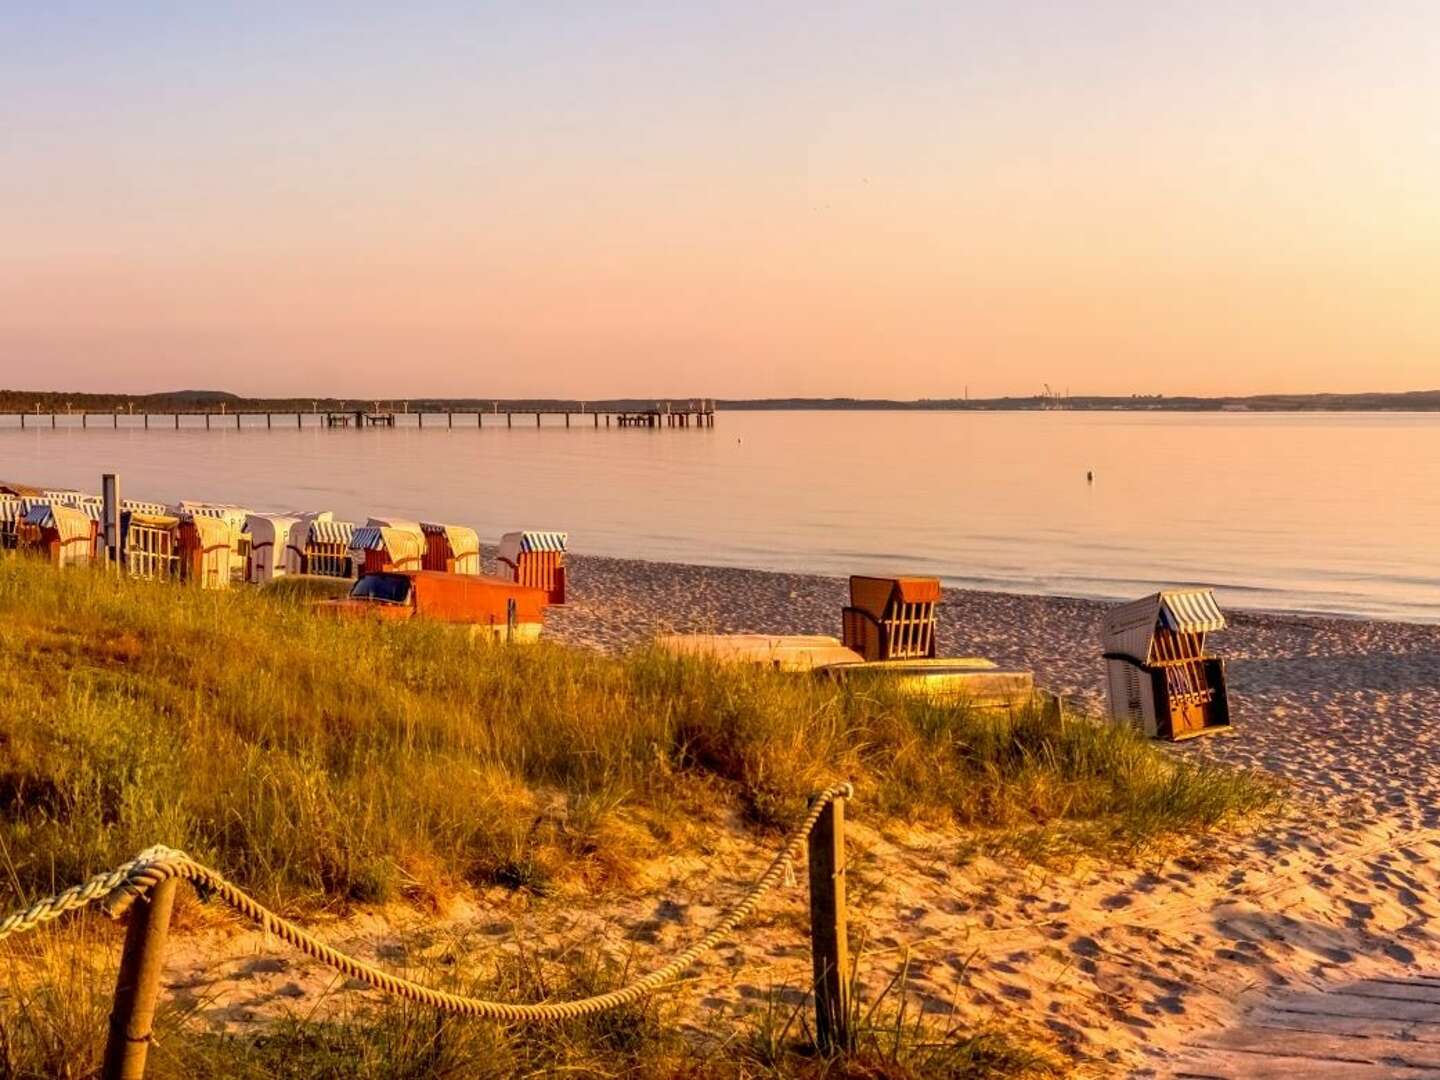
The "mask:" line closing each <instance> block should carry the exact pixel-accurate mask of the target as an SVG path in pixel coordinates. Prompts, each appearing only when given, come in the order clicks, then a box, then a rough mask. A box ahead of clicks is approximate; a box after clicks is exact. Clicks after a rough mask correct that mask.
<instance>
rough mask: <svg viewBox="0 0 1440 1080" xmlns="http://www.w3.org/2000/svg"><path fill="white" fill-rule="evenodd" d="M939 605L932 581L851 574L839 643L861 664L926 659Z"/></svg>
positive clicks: (937, 590) (931, 646) (936, 581)
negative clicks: (849, 650) (860, 661)
mask: <svg viewBox="0 0 1440 1080" xmlns="http://www.w3.org/2000/svg"><path fill="white" fill-rule="evenodd" d="M939 601H940V581H939V579H938V578H917V577H893V578H882V577H864V576H860V575H856V576H854V577H852V578H851V579H850V604H849V606H847V607H846V608H844V609H843V610H842V611H841V640H842V641H843V642H844V643H845V647H846V648H849V649H853V650H854V651H855V652H857V653H859V654H860V656H861V657H863V658H864V659H866V660H925V659H932V658H933V657H934V656H935V605H936V604H937V603H939Z"/></svg>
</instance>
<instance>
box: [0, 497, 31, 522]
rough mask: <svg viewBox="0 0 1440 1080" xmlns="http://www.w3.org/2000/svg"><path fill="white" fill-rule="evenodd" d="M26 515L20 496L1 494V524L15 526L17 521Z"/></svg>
mask: <svg viewBox="0 0 1440 1080" xmlns="http://www.w3.org/2000/svg"><path fill="white" fill-rule="evenodd" d="M24 516H25V514H24V510H23V508H22V506H21V504H20V500H19V499H18V498H16V497H15V496H14V495H9V494H0V526H5V527H7V528H14V527H15V524H16V522H18V521H19V520H20V519H21V518H22V517H24Z"/></svg>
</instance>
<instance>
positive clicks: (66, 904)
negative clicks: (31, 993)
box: [0, 847, 182, 941]
mask: <svg viewBox="0 0 1440 1080" xmlns="http://www.w3.org/2000/svg"><path fill="white" fill-rule="evenodd" d="M181 854H182V853H181V852H178V851H172V850H171V849H170V848H166V847H153V848H150V849H148V850H146V851H143V852H141V853H140V854H139V855H137V856H135V858H133V859H131V860H130V861H129V862H127V863H121V864H120V865H119V866H117V867H116V868H115V869H114V870H107V871H106V872H105V873H103V874H96V875H95V876H94V877H92V878H91V879H90V880H89V881H87V882H85V883H84V884H83V885H72V886H70V888H68V889H66V890H65V891H64V892H60V893H56V894H55V895H54V896H47V897H46V898H45V899H44V900H37V901H36V902H35V903H33V904H31V905H30V906H29V907H28V908H25V909H24V910H23V911H16V912H14V913H12V914H10V915H7V916H5V918H3V919H0V941H4V940H5V939H6V938H8V937H10V936H11V935H13V934H24V933H27V932H28V931H30V930H34V929H35V928H36V927H37V926H42V925H44V924H45V923H47V922H53V921H54V920H56V919H58V918H60V916H61V915H65V914H67V913H69V912H71V911H78V910H79V909H80V908H83V907H86V906H88V905H90V904H93V903H94V902H95V901H96V900H101V899H104V898H105V897H107V896H109V895H110V894H112V893H114V892H115V890H117V889H121V888H124V887H125V886H126V885H127V883H128V882H129V881H130V880H131V878H132V877H133V876H134V875H135V874H136V873H137V872H138V871H139V870H140V869H141V868H142V867H145V866H148V865H149V864H150V863H152V862H154V861H155V860H156V859H161V858H168V857H172V856H175V855H181Z"/></svg>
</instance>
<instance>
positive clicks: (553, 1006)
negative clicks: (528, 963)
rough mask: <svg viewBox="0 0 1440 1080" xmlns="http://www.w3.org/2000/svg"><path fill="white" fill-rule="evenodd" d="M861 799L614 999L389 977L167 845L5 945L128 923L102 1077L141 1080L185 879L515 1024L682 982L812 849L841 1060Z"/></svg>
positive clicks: (800, 839)
mask: <svg viewBox="0 0 1440 1080" xmlns="http://www.w3.org/2000/svg"><path fill="white" fill-rule="evenodd" d="M852 795H853V789H852V788H851V786H850V785H849V784H837V785H835V786H834V787H830V788H827V789H825V790H824V791H821V792H819V793H818V794H816V795H814V796H813V797H812V798H811V800H810V806H809V810H808V811H807V813H806V815H805V817H804V818H803V819H802V820H801V821H800V823H799V824H798V825H797V826H796V827H795V828H794V829H793V830H792V831H791V832H790V834H789V835H788V836H787V837H786V838H785V842H784V844H783V845H782V846H781V847H780V849H779V851H777V852H776V854H775V856H774V858H772V859H771V860H770V863H769V865H768V866H767V867H766V869H765V871H764V873H762V874H761V875H760V876H759V877H758V878H756V879H755V881H754V883H753V884H751V886H750V887H749V888H748V889H747V890H746V891H745V893H744V895H743V896H741V898H740V899H739V900H738V901H737V902H736V903H735V904H734V905H732V906H731V907H730V908H729V910H728V911H727V912H726V913H725V915H724V917H723V918H722V919H720V921H719V922H718V923H716V925H715V926H714V927H713V928H712V929H711V930H710V932H709V933H707V934H706V935H705V936H704V937H702V938H700V939H699V940H698V941H696V942H694V943H693V944H691V945H690V946H689V947H688V948H686V949H685V950H684V951H682V952H681V953H680V954H679V955H677V956H675V957H674V959H672V960H671V961H670V962H669V963H667V964H665V965H664V966H663V967H660V968H658V969H657V970H655V971H652V972H651V973H650V974H649V975H646V976H644V977H642V978H640V979H637V980H635V981H634V982H631V983H629V984H628V985H626V986H623V987H621V988H619V989H617V990H612V991H610V992H609V993H605V994H597V995H594V996H591V997H585V998H578V999H575V1000H571V1001H556V1002H537V1003H533V1004H531V1003H516V1002H506V1001H489V1000H485V999H483V998H475V997H468V996H465V995H462V994H454V993H450V992H448V991H445V990H439V989H436V988H434V987H429V986H425V985H423V984H421V983H418V982H415V981H413V980H411V979H407V978H404V977H403V976H400V975H394V974H391V973H390V972H387V971H385V970H383V969H381V968H378V967H376V966H374V965H372V964H369V963H367V962H365V961H363V960H360V959H358V958H357V957H354V956H351V955H349V954H347V953H343V952H341V951H339V950H338V949H335V948H332V947H331V946H329V945H327V944H325V943H324V942H323V941H321V940H320V939H319V938H317V937H315V936H314V935H313V934H311V933H309V932H308V931H306V930H304V929H303V928H302V927H300V926H298V925H296V924H295V923H293V922H291V921H289V920H288V919H285V918H282V917H281V916H279V915H277V914H276V913H275V912H273V911H271V910H270V909H269V908H267V907H265V905H263V904H261V903H260V902H259V901H258V900H256V899H255V898H254V897H252V896H250V895H249V894H247V893H246V892H244V891H243V890H242V889H240V888H239V887H238V886H236V885H234V884H232V883H231V882H229V881H228V880H226V878H224V877H223V876H222V875H220V874H219V873H218V872H216V871H215V870H212V869H211V868H210V867H208V866H205V865H203V864H201V863H198V862H195V861H194V860H193V859H191V858H190V857H189V856H188V855H186V854H185V853H184V852H181V851H175V850H172V849H170V848H166V847H154V848H150V849H149V850H148V851H145V852H142V853H141V854H140V855H138V856H137V857H135V858H134V859H132V860H130V861H129V862H127V863H123V864H122V865H120V866H118V867H116V868H115V869H114V870H111V871H109V872H107V873H103V874H97V875H96V876H94V877H92V878H91V879H90V880H89V881H86V882H85V883H84V884H81V885H76V886H73V887H71V888H69V889H66V890H64V891H63V892H60V893H56V894H55V895H53V896H49V897H46V898H45V899H43V900H40V901H37V902H36V903H33V904H31V905H30V906H29V907H28V908H26V909H25V910H23V911H17V912H15V913H13V914H11V915H9V916H8V917H6V918H4V919H0V941H4V940H5V939H6V938H8V937H13V936H15V935H17V934H23V933H26V932H28V931H31V930H34V929H36V928H37V927H39V926H43V925H44V924H46V923H48V922H52V921H54V920H55V919H58V918H60V917H61V916H63V915H66V914H68V913H69V912H72V911H78V910H80V909H82V908H85V907H88V906H90V905H92V904H96V903H98V904H100V906H101V908H102V910H104V911H105V912H106V913H107V914H109V915H110V916H111V917H113V918H121V917H126V916H128V920H129V921H128V925H127V927H126V932H125V944H124V947H123V950H122V952H121V957H120V971H119V974H118V976H117V977H116V981H115V997H114V1004H113V1007H112V1011H111V1014H110V1026H109V1031H108V1034H107V1038H106V1043H105V1057H104V1064H103V1067H102V1071H101V1075H102V1076H103V1077H104V1078H105V1080H141V1078H143V1076H144V1075H145V1064H146V1059H147V1057H148V1055H149V1050H150V1043H151V1039H152V1035H153V1026H154V1018H155V1007H156V1004H157V1001H158V998H159V992H160V977H161V973H162V970H163V967H164V953H165V945H166V941H167V939H168V936H169V929H170V913H171V910H172V908H173V906H174V903H175V891H176V889H177V887H178V886H179V883H180V882H181V881H188V882H189V883H190V885H191V886H192V887H193V888H195V889H196V890H197V891H199V892H200V893H201V895H202V896H205V897H211V898H215V899H218V900H220V901H221V902H222V903H224V904H226V905H228V906H229V907H230V908H232V909H233V910H234V911H236V912H238V913H239V914H240V915H242V916H244V917H245V918H246V919H249V920H250V921H251V922H253V923H255V924H256V925H258V926H260V927H261V928H262V929H263V930H264V931H265V933H266V941H267V942H268V941H270V940H271V939H279V940H280V941H283V942H285V943H286V944H288V945H290V946H292V947H293V948H296V949H298V950H299V951H300V952H302V953H304V954H305V955H306V956H309V957H311V958H312V959H314V960H317V961H319V962H320V963H322V964H325V965H326V966H328V967H331V968H333V969H334V970H336V971H338V972H340V973H341V974H343V975H345V976H347V977H348V978H350V979H354V980H356V981H358V982H361V983H363V984H365V985H366V986H368V987H371V988H372V989H375V990H378V991H380V992H382V993H384V994H386V995H388V996H391V997H395V998H399V999H402V1000H405V1001H410V1002H414V1003H416V1004H420V1005H425V1006H429V1007H431V1008H434V1009H436V1010H438V1011H439V1012H442V1013H449V1014H453V1015H456V1016H465V1017H472V1018H476V1019H489V1020H496V1021H500V1022H503V1023H511V1024H524V1023H547V1022H554V1021H561V1020H573V1019H577V1018H580V1017H586V1016H595V1015H598V1014H600V1013H603V1012H607V1011H609V1010H611V1009H617V1008H621V1007H623V1006H625V1005H629V1004H632V1003H634V1002H636V1001H639V1000H640V999H642V998H644V997H646V996H648V995H649V994H652V993H654V992H655V991H657V990H659V989H660V988H662V987H663V986H665V985H666V984H667V983H670V982H672V981H674V979H675V978H676V977H677V976H679V975H680V974H681V973H682V972H684V971H685V970H686V969H687V968H689V967H690V966H691V965H692V964H694V963H695V962H696V961H697V960H698V959H699V958H700V957H701V956H703V955H705V954H706V953H707V952H709V951H710V950H712V949H714V948H715V946H717V945H718V944H720V942H722V941H723V940H724V939H725V938H726V937H728V936H729V935H730V934H731V933H733V932H734V930H735V929H736V928H737V927H738V926H739V925H740V924H741V923H742V922H743V921H744V920H745V919H746V918H748V917H749V916H750V915H751V914H752V913H753V912H754V911H755V909H756V908H757V907H758V906H759V904H760V900H761V899H762V898H763V897H764V896H765V894H766V893H768V892H769V891H770V890H771V889H773V888H774V887H775V886H776V885H777V884H779V883H780V882H781V881H782V880H784V879H785V878H786V877H787V876H788V875H789V873H790V872H791V868H792V866H793V862H794V860H795V858H796V857H797V856H798V855H799V854H800V850H801V848H802V847H804V848H807V849H808V855H807V858H808V865H809V889H810V948H811V956H812V960H813V972H814V1005H815V1022H816V1023H815V1030H816V1042H817V1044H818V1049H819V1051H820V1052H821V1053H822V1054H824V1055H827V1056H829V1055H835V1054H844V1053H847V1052H849V1051H850V1050H851V1049H853V1040H852V1032H851V1030H850V1017H851V1010H850V996H849V995H850V983H851V974H852V973H851V970H850V961H849V950H848V944H847V934H848V929H847V917H846V907H845V803H846V801H847V800H848V799H849V798H851V797H852Z"/></svg>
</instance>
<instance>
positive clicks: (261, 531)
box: [241, 514, 300, 551]
mask: <svg viewBox="0 0 1440 1080" xmlns="http://www.w3.org/2000/svg"><path fill="white" fill-rule="evenodd" d="M298 524H300V520H299V519H298V518H293V517H287V516H286V515H283V514H251V515H249V516H248V517H246V519H245V527H244V528H243V529H241V532H247V533H249V534H250V550H251V551H254V550H255V549H257V548H260V547H267V546H272V545H273V546H274V547H277V548H279V549H281V550H282V551H283V550H284V548H285V545H286V543H288V542H289V539H290V530H291V529H293V528H294V527H295V526H296V525H298Z"/></svg>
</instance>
